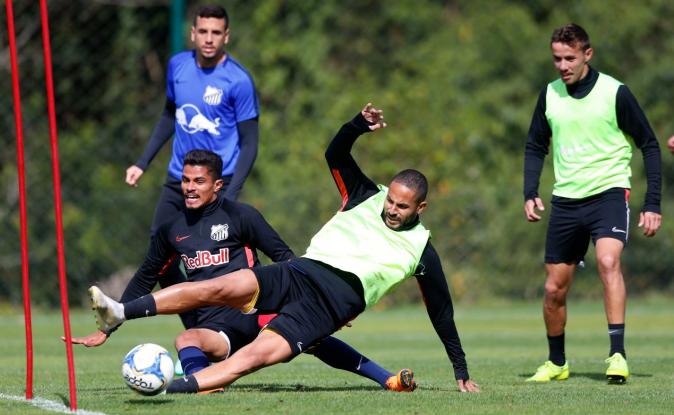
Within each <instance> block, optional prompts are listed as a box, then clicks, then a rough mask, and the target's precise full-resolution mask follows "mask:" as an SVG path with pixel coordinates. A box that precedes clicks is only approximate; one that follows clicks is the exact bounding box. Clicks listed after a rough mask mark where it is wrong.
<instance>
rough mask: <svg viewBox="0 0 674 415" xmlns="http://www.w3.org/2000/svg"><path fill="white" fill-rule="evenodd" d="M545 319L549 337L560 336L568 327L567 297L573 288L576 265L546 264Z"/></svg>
mask: <svg viewBox="0 0 674 415" xmlns="http://www.w3.org/2000/svg"><path fill="white" fill-rule="evenodd" d="M545 270H546V273H547V278H546V281H545V299H544V301H543V319H544V320H545V329H546V330H547V333H548V336H559V335H561V334H562V333H564V327H565V326H566V295H567V293H568V292H569V288H571V283H572V281H573V274H574V272H575V271H576V265H575V264H545Z"/></svg>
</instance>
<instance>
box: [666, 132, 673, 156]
mask: <svg viewBox="0 0 674 415" xmlns="http://www.w3.org/2000/svg"><path fill="white" fill-rule="evenodd" d="M667 147H668V148H669V151H671V152H672V154H674V135H673V136H671V137H669V140H667Z"/></svg>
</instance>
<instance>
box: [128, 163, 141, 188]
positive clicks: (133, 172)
mask: <svg viewBox="0 0 674 415" xmlns="http://www.w3.org/2000/svg"><path fill="white" fill-rule="evenodd" d="M142 175H143V169H141V168H140V167H138V166H136V165H133V166H131V167H129V168H128V169H126V184H128V185H129V186H133V187H137V186H138V180H140V176H142Z"/></svg>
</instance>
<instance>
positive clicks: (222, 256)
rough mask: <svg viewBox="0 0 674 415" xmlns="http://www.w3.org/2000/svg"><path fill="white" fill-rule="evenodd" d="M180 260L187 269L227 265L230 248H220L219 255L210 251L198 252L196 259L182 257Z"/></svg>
mask: <svg viewBox="0 0 674 415" xmlns="http://www.w3.org/2000/svg"><path fill="white" fill-rule="evenodd" d="M180 258H181V259H182V260H183V263H184V264H185V268H187V269H190V270H192V269H197V268H205V267H210V266H213V265H221V264H227V263H228V262H229V248H220V251H219V252H218V253H217V254H211V253H210V252H209V251H197V253H196V255H195V256H194V257H188V256H187V255H181V256H180Z"/></svg>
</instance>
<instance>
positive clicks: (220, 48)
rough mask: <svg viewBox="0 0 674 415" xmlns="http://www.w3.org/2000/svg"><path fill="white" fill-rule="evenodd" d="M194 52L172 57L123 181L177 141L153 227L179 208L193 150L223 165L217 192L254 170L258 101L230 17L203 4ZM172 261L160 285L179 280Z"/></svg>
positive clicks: (237, 187) (235, 188)
mask: <svg viewBox="0 0 674 415" xmlns="http://www.w3.org/2000/svg"><path fill="white" fill-rule="evenodd" d="M191 39H192V43H193V44H194V49H193V50H188V51H184V52H180V53H178V54H176V55H174V56H173V57H172V58H171V60H170V61H169V64H168V70H167V77H166V104H165V106H164V110H163V112H162V114H161V117H160V118H159V121H158V122H157V124H156V126H155V128H154V131H153V132H152V135H151V137H150V141H149V143H148V144H147V146H146V148H145V151H144V152H143V155H142V156H141V157H140V159H138V161H136V163H135V164H134V165H132V166H130V167H129V168H128V169H127V170H126V183H127V184H129V185H130V186H134V187H135V186H137V185H138V181H139V180H140V178H141V177H142V175H143V172H144V171H145V170H146V169H147V167H148V166H149V164H150V162H151V161H152V159H153V158H154V157H155V156H156V155H157V153H158V152H159V150H160V149H161V147H162V146H163V145H164V144H165V143H166V142H167V141H168V140H169V139H170V138H171V136H174V139H173V151H172V154H171V161H170V162H169V166H168V177H167V179H166V182H165V183H164V186H163V189H162V192H161V195H160V196H159V201H158V202H157V207H156V208H155V213H154V219H153V222H152V226H151V228H150V231H151V235H152V236H154V235H155V233H156V232H157V229H158V227H159V225H160V224H161V223H162V222H163V221H165V220H166V219H167V218H170V217H172V216H173V215H174V214H175V213H176V212H179V211H180V210H181V209H182V208H183V206H184V203H185V202H184V200H183V195H182V191H181V188H180V180H181V176H182V172H183V158H184V157H185V155H186V154H187V152H189V151H190V150H193V149H206V150H210V151H213V152H214V153H215V154H217V155H218V156H220V158H221V159H222V166H223V167H222V180H223V186H222V190H220V193H221V194H222V195H223V196H224V197H226V198H229V199H236V198H237V197H238V195H239V193H240V192H241V189H242V187H243V183H244V181H245V180H246V177H248V174H249V173H250V170H251V169H252V167H253V162H254V161H255V158H256V156H257V146H258V115H259V109H258V102H257V97H256V95H255V85H254V83H253V79H252V77H251V76H250V74H249V73H248V72H247V71H246V69H245V68H244V67H243V66H242V65H241V64H240V63H239V62H237V61H236V60H235V59H234V58H233V57H232V56H231V55H229V54H228V53H227V52H226V50H225V46H226V45H227V43H228V42H229V16H228V15H227V11H226V10H225V9H224V8H222V7H220V6H213V5H210V6H202V7H200V8H199V9H198V10H197V12H196V14H195V16H194V21H193V26H192V32H191ZM177 262H178V261H176V262H175V263H174V264H173V265H172V266H171V267H170V268H168V269H167V270H166V272H165V275H164V277H163V278H162V279H161V281H160V284H161V286H162V287H167V286H169V285H173V284H175V283H179V282H184V281H185V277H184V275H183V273H182V272H181V271H180V269H179V268H178V263H177ZM180 317H181V320H182V321H183V325H184V326H185V327H186V328H189V327H191V326H192V325H194V324H195V317H194V314H193V313H189V312H188V313H183V314H181V315H180Z"/></svg>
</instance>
